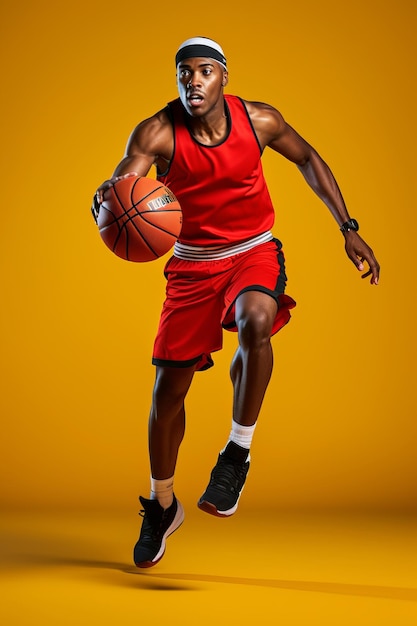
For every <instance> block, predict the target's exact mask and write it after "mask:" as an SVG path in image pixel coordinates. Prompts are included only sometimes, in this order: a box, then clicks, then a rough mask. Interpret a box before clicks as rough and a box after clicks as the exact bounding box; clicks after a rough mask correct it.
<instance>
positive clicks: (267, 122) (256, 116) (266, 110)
mask: <svg viewBox="0 0 417 626" xmlns="http://www.w3.org/2000/svg"><path fill="white" fill-rule="evenodd" d="M243 103H244V105H245V107H246V110H247V111H248V114H249V117H250V118H251V120H252V123H253V124H254V125H264V126H269V127H271V128H275V129H280V128H284V126H285V120H284V118H283V116H282V115H281V113H280V112H279V111H278V109H276V108H275V107H273V106H271V105H270V104H267V103H266V102H253V101H248V100H243Z"/></svg>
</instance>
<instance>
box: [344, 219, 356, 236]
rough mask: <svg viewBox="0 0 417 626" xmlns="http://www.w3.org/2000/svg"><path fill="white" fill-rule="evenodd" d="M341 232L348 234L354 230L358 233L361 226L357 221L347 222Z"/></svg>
mask: <svg viewBox="0 0 417 626" xmlns="http://www.w3.org/2000/svg"><path fill="white" fill-rule="evenodd" d="M340 230H341V231H342V232H344V233H345V232H346V231H348V230H354V231H358V230H359V224H358V222H357V221H356V220H354V219H351V220H348V221H347V222H345V223H344V224H342V226H341V227H340Z"/></svg>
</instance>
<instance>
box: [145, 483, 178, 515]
mask: <svg viewBox="0 0 417 626" xmlns="http://www.w3.org/2000/svg"><path fill="white" fill-rule="evenodd" d="M150 498H151V500H158V502H159V504H160V505H161V506H162V508H163V509H168V508H169V507H170V506H171V504H172V502H173V500H174V477H173V476H171V478H164V479H162V480H158V479H157V478H153V477H152V476H151V496H150Z"/></svg>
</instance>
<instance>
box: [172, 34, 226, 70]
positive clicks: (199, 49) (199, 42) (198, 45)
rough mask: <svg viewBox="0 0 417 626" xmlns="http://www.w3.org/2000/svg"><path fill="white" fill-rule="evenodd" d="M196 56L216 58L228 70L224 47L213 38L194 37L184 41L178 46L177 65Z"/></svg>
mask: <svg viewBox="0 0 417 626" xmlns="http://www.w3.org/2000/svg"><path fill="white" fill-rule="evenodd" d="M194 57H207V58H209V59H214V60H215V61H217V63H220V65H222V66H223V68H224V69H225V70H227V67H226V57H225V56H224V52H223V50H222V48H221V47H220V46H219V44H218V43H216V42H215V41H213V39H209V38H208V37H192V38H191V39H187V40H186V41H184V43H182V44H181V45H180V47H179V48H178V51H177V54H176V56H175V66H178V63H181V61H183V60H184V59H191V58H194Z"/></svg>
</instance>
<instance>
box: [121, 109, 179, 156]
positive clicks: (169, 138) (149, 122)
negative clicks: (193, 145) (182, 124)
mask: <svg viewBox="0 0 417 626" xmlns="http://www.w3.org/2000/svg"><path fill="white" fill-rule="evenodd" d="M172 144H173V130H172V122H171V118H170V114H169V109H168V107H165V108H164V109H161V110H160V111H158V112H157V113H155V114H154V115H152V116H151V117H148V118H146V119H144V120H143V121H141V122H140V123H139V124H138V125H137V126H136V128H135V129H134V130H133V132H132V134H131V136H130V139H129V145H130V148H131V149H132V148H133V149H134V148H135V147H136V148H137V149H140V151H145V152H152V153H154V154H165V153H166V152H169V153H171V152H172Z"/></svg>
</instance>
